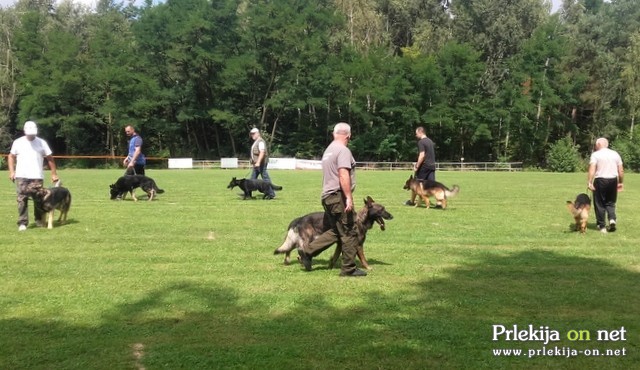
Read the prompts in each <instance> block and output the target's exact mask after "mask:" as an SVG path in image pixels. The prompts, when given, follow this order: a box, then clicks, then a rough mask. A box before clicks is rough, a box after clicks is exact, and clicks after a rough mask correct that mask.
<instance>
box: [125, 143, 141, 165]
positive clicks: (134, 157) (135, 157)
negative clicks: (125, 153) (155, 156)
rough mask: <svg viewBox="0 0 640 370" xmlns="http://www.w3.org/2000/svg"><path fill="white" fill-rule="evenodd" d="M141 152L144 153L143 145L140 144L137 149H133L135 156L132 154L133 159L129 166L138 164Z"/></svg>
mask: <svg viewBox="0 0 640 370" xmlns="http://www.w3.org/2000/svg"><path fill="white" fill-rule="evenodd" d="M140 153H142V146H140V145H138V146H137V147H136V149H135V150H134V151H133V156H131V160H129V164H128V165H129V167H133V165H134V164H136V159H138V157H139V156H140Z"/></svg>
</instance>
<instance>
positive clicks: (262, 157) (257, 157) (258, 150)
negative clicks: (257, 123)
mask: <svg viewBox="0 0 640 370" xmlns="http://www.w3.org/2000/svg"><path fill="white" fill-rule="evenodd" d="M249 135H250V136H251V139H253V145H251V165H252V166H253V169H252V171H251V180H256V179H258V175H260V176H261V177H262V179H263V180H264V181H266V182H271V178H270V177H269V172H267V165H268V164H269V149H268V148H267V143H266V142H265V141H264V139H263V138H262V136H261V135H260V130H258V129H257V128H256V127H254V128H252V129H251V131H249ZM275 197H276V193H275V191H273V189H272V188H271V187H269V190H268V191H267V193H266V194H265V198H264V199H273V198H275Z"/></svg>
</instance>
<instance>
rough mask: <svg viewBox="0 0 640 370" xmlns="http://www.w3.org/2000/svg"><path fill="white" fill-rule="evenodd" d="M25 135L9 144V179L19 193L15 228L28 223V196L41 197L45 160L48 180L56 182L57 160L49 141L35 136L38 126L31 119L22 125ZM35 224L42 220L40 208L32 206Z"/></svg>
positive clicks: (24, 228)
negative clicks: (47, 166) (48, 173)
mask: <svg viewBox="0 0 640 370" xmlns="http://www.w3.org/2000/svg"><path fill="white" fill-rule="evenodd" d="M23 130H24V136H22V137H20V138H18V139H16V140H15V141H14V142H13V144H12V145H11V151H10V152H9V156H8V164H9V179H10V180H11V181H13V182H14V183H16V193H17V194H18V230H19V231H24V230H26V229H27V225H29V208H28V200H29V197H34V196H43V195H44V191H45V189H44V188H43V186H42V184H43V181H44V172H43V164H44V159H46V160H47V163H48V165H49V169H50V170H51V181H53V182H56V181H58V174H57V172H56V163H55V161H54V160H53V156H52V155H51V154H52V152H51V149H50V148H49V144H47V142H46V141H44V140H43V139H41V138H39V137H37V136H36V135H38V126H37V125H36V123H35V122H33V121H27V122H25V124H24V128H23ZM33 215H34V217H35V219H36V223H37V224H39V223H40V222H41V221H40V220H42V211H41V210H40V209H38V207H34V213H33Z"/></svg>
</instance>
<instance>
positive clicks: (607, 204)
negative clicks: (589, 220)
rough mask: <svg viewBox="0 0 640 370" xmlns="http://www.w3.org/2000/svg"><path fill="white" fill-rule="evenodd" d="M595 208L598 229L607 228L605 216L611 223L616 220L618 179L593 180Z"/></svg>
mask: <svg viewBox="0 0 640 370" xmlns="http://www.w3.org/2000/svg"><path fill="white" fill-rule="evenodd" d="M593 186H594V187H595V188H596V190H594V191H593V206H594V207H595V209H596V222H597V224H598V228H603V227H605V224H606V219H605V216H608V217H609V221H611V220H615V219H616V202H617V201H618V179H617V178H612V179H603V178H596V179H594V180H593Z"/></svg>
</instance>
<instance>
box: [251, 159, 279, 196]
mask: <svg viewBox="0 0 640 370" xmlns="http://www.w3.org/2000/svg"><path fill="white" fill-rule="evenodd" d="M258 175H260V176H261V177H262V179H263V180H264V181H266V182H271V178H270V177H269V172H267V164H266V163H265V164H263V165H261V166H260V167H257V168H256V167H253V171H251V180H256V179H257V178H258ZM267 196H270V197H271V198H275V197H276V192H275V191H273V188H269V193H268V194H267Z"/></svg>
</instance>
